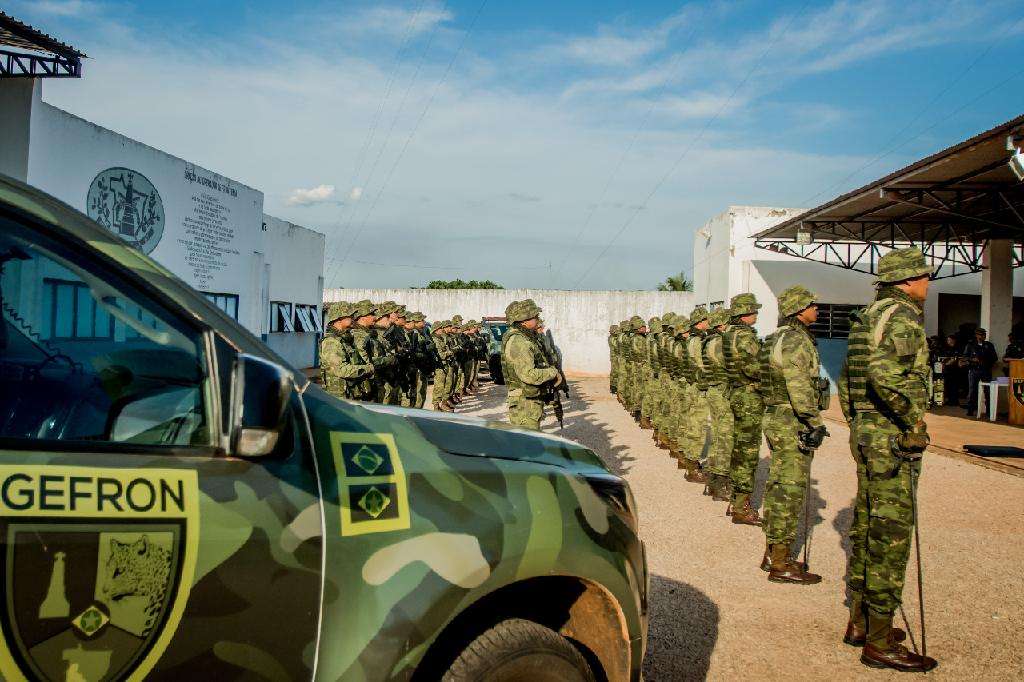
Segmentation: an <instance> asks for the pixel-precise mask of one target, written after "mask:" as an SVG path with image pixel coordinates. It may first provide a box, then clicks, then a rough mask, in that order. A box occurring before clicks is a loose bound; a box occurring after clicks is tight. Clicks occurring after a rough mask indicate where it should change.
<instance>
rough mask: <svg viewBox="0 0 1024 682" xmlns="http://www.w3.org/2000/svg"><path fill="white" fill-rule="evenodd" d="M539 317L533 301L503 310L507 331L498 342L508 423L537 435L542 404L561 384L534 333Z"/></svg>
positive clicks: (525, 301) (515, 302)
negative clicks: (506, 392)
mask: <svg viewBox="0 0 1024 682" xmlns="http://www.w3.org/2000/svg"><path fill="white" fill-rule="evenodd" d="M540 313H541V309H540V307H539V306H538V305H537V304H536V303H534V301H533V299H529V298H528V299H526V300H524V301H513V302H512V303H510V304H509V305H508V307H507V308H505V317H506V318H507V320H508V323H509V330H508V332H506V333H505V336H504V337H503V338H502V340H501V369H502V373H503V374H504V375H505V384H506V385H507V386H508V418H509V422H510V423H511V424H513V425H515V426H521V427H523V428H527V429H532V430H534V431H540V421H541V418H542V417H543V416H544V404H545V403H547V402H551V401H552V400H553V399H554V391H555V389H556V388H557V387H558V386H559V384H560V383H561V382H562V375H561V373H560V372H559V371H558V368H557V367H554V366H552V364H551V363H550V362H549V361H548V357H547V354H546V352H545V350H544V347H543V346H542V345H541V341H540V338H539V334H538V333H537V329H538V327H539V326H540Z"/></svg>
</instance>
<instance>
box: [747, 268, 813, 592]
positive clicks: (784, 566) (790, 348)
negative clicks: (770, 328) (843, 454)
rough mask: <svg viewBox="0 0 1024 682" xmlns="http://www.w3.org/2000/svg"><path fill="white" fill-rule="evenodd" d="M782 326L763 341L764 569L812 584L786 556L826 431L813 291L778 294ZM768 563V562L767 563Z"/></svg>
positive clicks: (780, 578)
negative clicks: (767, 464) (767, 458)
mask: <svg viewBox="0 0 1024 682" xmlns="http://www.w3.org/2000/svg"><path fill="white" fill-rule="evenodd" d="M779 316H780V320H779V322H780V325H781V326H780V327H779V329H778V330H776V331H775V333H773V334H771V335H770V336H768V338H767V339H765V341H764V343H763V344H762V345H761V351H760V354H759V356H758V361H759V364H760V366H761V389H762V391H763V392H764V402H765V415H764V420H763V428H764V433H765V436H767V438H768V446H769V447H770V448H771V452H772V462H771V468H770V470H769V473H768V482H767V485H766V487H765V495H764V512H765V519H764V532H765V538H766V541H767V549H766V551H765V559H762V568H768V570H769V573H768V579H769V580H770V581H772V582H780V583H791V584H798V585H813V584H816V583H819V582H821V576H820V575H817V574H814V573H809V572H807V567H806V566H804V565H803V564H802V563H800V562H798V561H795V560H793V559H792V558H791V557H790V547H791V545H792V544H793V542H794V541H795V540H796V535H797V528H798V526H799V523H800V516H801V513H802V511H803V509H804V504H805V501H806V499H805V496H806V495H807V494H808V484H809V478H810V468H811V460H812V458H813V457H814V451H815V450H816V449H817V448H818V447H819V446H820V445H821V443H822V441H823V440H824V439H825V436H827V435H828V431H827V430H826V429H825V425H824V423H823V422H822V420H821V414H820V401H821V396H820V392H819V382H818V377H819V373H820V368H821V365H820V360H819V358H818V349H817V344H816V342H815V339H814V337H813V336H812V335H811V332H810V330H809V329H808V327H809V326H810V325H811V324H813V323H814V322H815V321H816V320H817V319H818V307H817V306H816V305H815V303H814V294H813V293H811V292H810V291H808V290H807V289H806V288H804V287H802V286H799V285H797V286H793V287H790V288H789V289H786V290H785V291H783V292H782V294H780V295H779ZM766 564H767V566H766Z"/></svg>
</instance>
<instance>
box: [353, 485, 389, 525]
mask: <svg viewBox="0 0 1024 682" xmlns="http://www.w3.org/2000/svg"><path fill="white" fill-rule="evenodd" d="M357 504H359V508H360V509H362V510H363V511H364V512H366V513H367V514H369V515H370V516H372V517H373V518H377V517H378V516H380V515H381V514H383V513H384V510H385V509H387V508H388V506H389V505H390V504H391V498H390V497H388V496H387V495H385V494H384V493H382V492H381V491H380V489H379V488H377V487H373V488H370V489H369V490H367V491H366V494H365V495H363V496H362V497H361V498H359V502H358V503H357Z"/></svg>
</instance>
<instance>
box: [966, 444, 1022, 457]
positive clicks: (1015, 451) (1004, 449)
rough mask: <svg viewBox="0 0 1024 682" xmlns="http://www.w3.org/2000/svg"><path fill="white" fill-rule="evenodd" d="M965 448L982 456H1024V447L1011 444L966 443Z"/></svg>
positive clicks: (973, 453)
mask: <svg viewBox="0 0 1024 682" xmlns="http://www.w3.org/2000/svg"><path fill="white" fill-rule="evenodd" d="M964 450H966V451H967V452H969V453H971V454H972V455H980V456H981V457H1024V448H1015V447H1013V446H1010V445H965V446H964Z"/></svg>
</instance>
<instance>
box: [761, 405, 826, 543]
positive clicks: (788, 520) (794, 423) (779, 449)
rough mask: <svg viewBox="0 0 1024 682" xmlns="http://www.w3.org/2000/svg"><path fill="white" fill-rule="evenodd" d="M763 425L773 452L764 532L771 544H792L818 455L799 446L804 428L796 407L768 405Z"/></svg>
mask: <svg viewBox="0 0 1024 682" xmlns="http://www.w3.org/2000/svg"><path fill="white" fill-rule="evenodd" d="M762 425H763V428H764V435H765V436H766V437H767V439H768V447H769V448H771V451H772V463H771V467H770V468H769V470H768V482H767V483H766V484H765V489H764V534H765V538H766V539H767V541H768V544H771V545H776V544H786V545H790V544H792V543H793V541H794V540H796V532H797V528H798V527H799V525H800V517H801V515H802V514H803V510H804V501H805V496H806V495H807V484H808V482H809V480H810V472H811V460H812V459H813V457H814V455H813V453H806V452H804V451H802V450H801V449H800V448H799V447H798V445H797V443H798V442H799V441H798V434H799V433H800V431H802V430H803V428H804V427H803V425H802V424H801V423H800V420H798V419H797V418H796V415H795V414H793V408H792V407H790V406H788V405H770V406H768V408H767V411H766V412H765V415H764V420H763V421H762Z"/></svg>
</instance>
